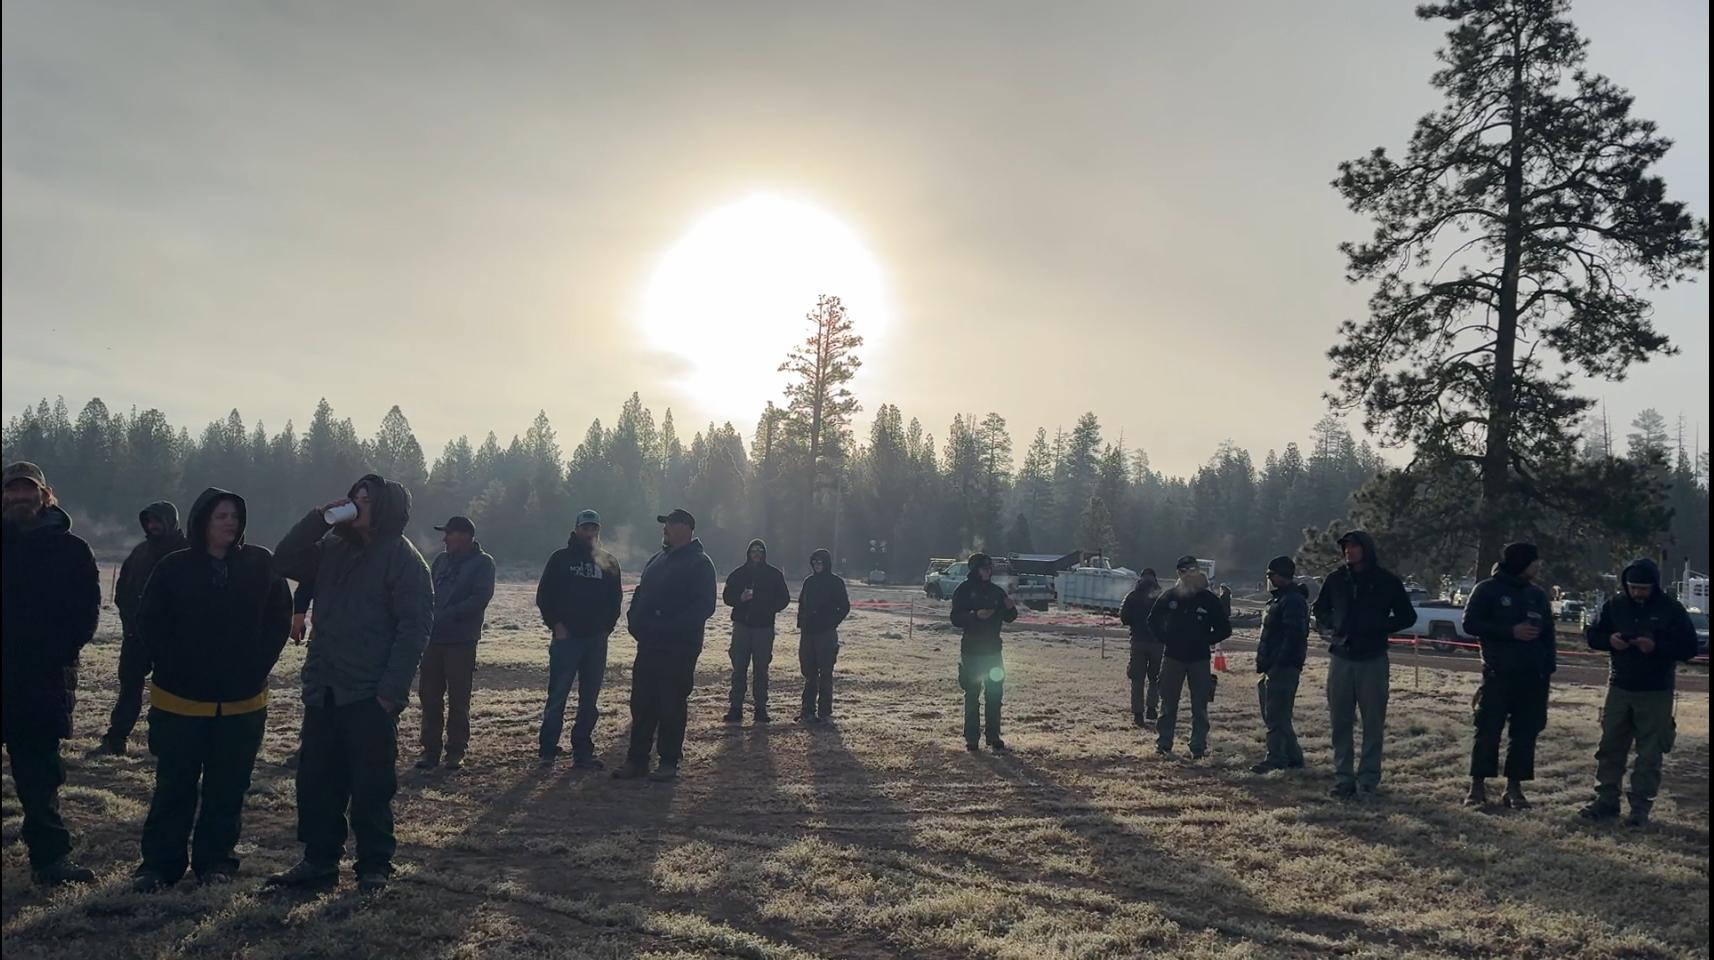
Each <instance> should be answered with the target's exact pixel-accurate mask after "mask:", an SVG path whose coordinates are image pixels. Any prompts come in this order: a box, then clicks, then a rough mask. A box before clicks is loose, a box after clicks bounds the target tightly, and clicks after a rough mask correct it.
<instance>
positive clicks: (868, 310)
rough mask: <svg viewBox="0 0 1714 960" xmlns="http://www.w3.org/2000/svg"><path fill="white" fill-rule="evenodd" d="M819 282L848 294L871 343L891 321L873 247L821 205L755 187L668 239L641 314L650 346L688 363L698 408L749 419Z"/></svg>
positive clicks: (804, 327)
mask: <svg viewBox="0 0 1714 960" xmlns="http://www.w3.org/2000/svg"><path fill="white" fill-rule="evenodd" d="M824 293H825V294H829V295H831V296H837V297H839V298H840V299H841V300H843V301H844V303H845V309H846V313H847V315H848V316H850V318H851V320H852V323H853V324H854V325H855V327H856V330H857V332H858V333H859V334H861V335H862V336H863V337H864V340H865V352H867V348H868V347H870V346H873V345H874V343H875V342H876V338H877V336H878V335H879V334H880V333H882V332H883V331H884V330H885V328H886V326H887V321H888V310H887V304H886V291H885V289H884V285H883V283H882V279H881V268H880V265H879V264H877V263H876V261H875V257H874V256H873V255H872V254H871V253H870V252H869V250H868V248H866V247H865V246H864V245H863V242H862V241H861V240H860V239H858V237H857V235H856V233H854V232H853V231H852V230H851V228H850V227H848V226H846V225H845V224H844V223H842V222H840V221H839V220H838V219H837V218H835V217H834V216H832V215H830V214H828V213H827V212H826V211H824V210H821V209H819V208H817V207H814V206H812V205H810V204H807V203H803V202H800V201H796V200H791V199H786V198H783V197H779V196H775V195H772V194H758V195H756V196H752V197H749V198H747V199H745V200H741V201H739V202H737V203H734V204H732V205H730V206H726V207H721V208H720V209H718V210H715V211H713V212H712V213H710V214H709V215H708V216H706V217H704V218H703V219H702V220H701V221H699V222H698V223H697V224H696V225H695V226H694V227H692V228H691V229H690V230H689V231H688V232H687V233H685V235H684V236H683V237H681V238H680V239H679V240H678V242H677V243H675V244H673V246H672V247H671V248H670V249H669V250H667V252H666V254H665V255H664V256H662V257H661V260H660V264H659V265H658V266H657V267H656V268H655V272H654V275H653V276H652V277H651V278H650V279H649V285H648V287H647V289H646V291H645V292H644V296H643V303H642V317H641V322H642V325H643V329H644V331H646V333H647V335H648V337H649V339H650V342H651V343H652V344H653V345H654V346H655V347H656V348H658V349H660V350H662V351H664V352H666V353H669V354H671V355H673V356H676V357H679V358H682V359H683V360H684V361H685V362H686V364H687V365H688V373H687V376H686V377H685V379H684V380H683V381H682V385H683V386H684V387H685V388H686V389H687V390H689V391H691V392H692V393H693V394H695V395H696V397H697V399H698V400H699V401H700V402H701V403H702V404H703V405H704V407H705V408H706V409H708V410H709V411H711V412H715V413H716V414H718V416H720V417H722V418H731V419H732V420H733V422H734V423H735V424H739V425H741V427H748V426H750V425H751V424H750V423H749V421H751V420H753V419H754V418H755V417H756V415H757V414H759V413H760V412H761V409H762V407H763V405H764V404H765V403H767V401H769V400H775V401H778V399H779V397H780V387H781V385H782V384H783V382H784V380H783V377H782V375H781V374H780V373H779V372H778V368H779V365H780V362H781V361H782V360H784V359H785V356H786V352H787V351H788V350H790V349H791V347H792V346H794V345H795V344H796V343H798V342H799V341H800V340H802V339H803V338H804V337H805V336H806V335H807V334H808V331H809V327H808V324H807V322H806V321H805V320H804V315H805V314H806V313H808V312H809V311H810V310H811V309H812V308H813V307H814V306H815V300H816V297H817V296H819V295H820V294H824Z"/></svg>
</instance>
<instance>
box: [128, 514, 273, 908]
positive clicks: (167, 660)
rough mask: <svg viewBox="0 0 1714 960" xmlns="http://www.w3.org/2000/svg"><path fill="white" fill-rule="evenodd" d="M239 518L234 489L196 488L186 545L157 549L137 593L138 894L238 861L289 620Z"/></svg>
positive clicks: (218, 880)
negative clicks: (147, 672)
mask: <svg viewBox="0 0 1714 960" xmlns="http://www.w3.org/2000/svg"><path fill="white" fill-rule="evenodd" d="M247 518H248V516H247V511H246V509H245V505H244V499H243V498H242V497H240V496H238V495H237V494H235V493H229V492H227V491H225V490H218V489H214V488H210V489H208V490H204V491H203V492H202V495H201V496H199V497H197V498H196V504H195V505H194V506H192V507H191V510H190V547H189V548H188V549H185V550H180V551H177V552H175V553H173V554H172V555H171V556H168V557H167V558H166V559H164V560H162V561H161V562H160V563H159V564H158V565H157V566H156V567H155V570H154V574H153V576H151V577H150V578H149V587H148V590H146V591H145V592H144V594H143V607H142V610H141V611H140V613H139V622H138V632H139V634H140V636H141V638H142V640H143V642H144V643H145V644H146V645H147V647H148V655H149V662H151V663H152V664H154V681H153V683H152V684H151V685H150V689H149V751H150V752H151V753H153V754H154V755H155V793H154V797H153V799H152V800H151V801H150V802H149V816H148V819H147V820H145V821H144V822H143V841H142V848H143V862H142V865H141V866H139V867H138V868H137V873H136V876H135V878H134V879H133V880H132V889H133V890H135V891H137V892H139V893H153V892H154V891H156V890H159V889H161V888H162V887H165V886H171V885H172V884H175V883H177V882H178V881H179V879H180V878H181V877H183V876H184V873H185V868H186V867H187V866H188V867H189V868H191V869H192V870H194V871H195V873H196V876H197V879H198V880H199V881H200V882H201V883H202V884H203V885H204V886H210V885H215V884H223V883H230V882H232V879H233V876H234V875H235V874H236V873H237V872H238V857H237V855H236V853H235V852H234V848H235V847H236V846H237V843H238V836H239V831H240V823H241V821H242V818H243V813H244V794H245V793H246V792H247V791H248V790H249V789H250V773H251V771H252V769H254V767H255V765H256V751H257V750H258V749H260V748H261V746H262V734H263V732H264V731H265V729H266V728H267V723H268V674H269V673H270V672H272V671H273V669H274V664H275V662H277V661H278V660H279V659H280V651H281V650H283V649H285V646H286V635H287V633H289V632H290V630H291V625H292V592H291V587H290V586H288V585H287V583H286V581H285V580H283V579H281V578H280V577H279V576H278V575H277V574H275V572H274V560H273V555H272V554H270V553H269V552H268V551H267V550H265V549H263V548H262V547H257V546H251V545H249V544H246V543H245V542H244V527H245V523H246V520H247ZM199 794H200V800H201V803H200V810H199V809H198V807H199V804H198V799H199ZM193 825H194V828H195V838H194V839H192V836H191V833H192V827H193ZM187 845H188V846H189V851H190V853H189V857H188V858H187V857H186V846H187Z"/></svg>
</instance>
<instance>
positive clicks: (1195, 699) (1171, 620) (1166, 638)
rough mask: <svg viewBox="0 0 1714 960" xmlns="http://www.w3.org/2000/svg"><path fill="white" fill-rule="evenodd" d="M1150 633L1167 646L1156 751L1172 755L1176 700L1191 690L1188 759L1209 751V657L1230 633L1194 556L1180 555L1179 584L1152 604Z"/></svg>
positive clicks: (1221, 606)
mask: <svg viewBox="0 0 1714 960" xmlns="http://www.w3.org/2000/svg"><path fill="white" fill-rule="evenodd" d="M1149 630H1150V631H1151V632H1153V633H1154V635H1155V636H1156V637H1158V638H1159V639H1160V641H1161V643H1162V644H1164V645H1165V646H1166V659H1165V660H1164V661H1163V662H1162V664H1161V716H1160V721H1159V722H1158V724H1157V725H1156V730H1157V731H1158V736H1157V738H1156V742H1155V750H1156V751H1158V752H1160V753H1163V754H1170V753H1172V746H1173V734H1174V732H1175V728H1176V727H1177V726H1178V698H1179V695H1180V694H1181V693H1182V692H1183V691H1184V688H1185V686H1186V685H1187V684H1188V686H1189V687H1190V755H1191V756H1192V757H1195V758H1197V759H1201V758H1202V756H1203V755H1204V754H1206V753H1207V752H1208V704H1209V702H1210V701H1212V700H1213V699H1214V674H1213V672H1212V671H1211V670H1209V663H1208V661H1209V659H1210V658H1211V657H1212V655H1213V650H1214V645H1215V644H1217V643H1220V642H1221V641H1223V640H1225V639H1226V638H1227V637H1230V636H1231V635H1232V620H1231V618H1230V617H1228V616H1227V615H1226V606H1225V604H1222V603H1221V602H1220V598H1219V597H1217V596H1215V595H1214V593H1213V592H1212V591H1210V590H1209V589H1208V574H1206V573H1204V572H1203V570H1202V565H1201V564H1199V563H1197V562H1196V558H1195V557H1191V556H1185V557H1180V558H1179V561H1178V582H1177V583H1175V584H1173V586H1172V588H1171V589H1170V590H1167V591H1166V592H1164V593H1162V594H1161V595H1160V596H1159V597H1158V598H1156V600H1155V605H1154V608H1153V609H1152V610H1150V611H1149Z"/></svg>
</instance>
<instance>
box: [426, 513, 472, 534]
mask: <svg viewBox="0 0 1714 960" xmlns="http://www.w3.org/2000/svg"><path fill="white" fill-rule="evenodd" d="M435 529H436V530H440V531H442V532H444V533H468V534H470V535H471V536H473V537H474V536H476V524H474V523H471V522H470V518H469V517H453V518H452V519H451V520H448V521H447V522H445V523H443V524H441V525H440V526H438V527H435Z"/></svg>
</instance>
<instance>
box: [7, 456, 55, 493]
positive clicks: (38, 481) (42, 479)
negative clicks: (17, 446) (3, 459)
mask: <svg viewBox="0 0 1714 960" xmlns="http://www.w3.org/2000/svg"><path fill="white" fill-rule="evenodd" d="M14 480H28V481H30V482H31V483H33V484H35V485H36V486H38V487H42V488H43V489H46V488H47V485H48V477H47V474H44V473H42V468H41V467H38V466H36V465H35V464H33V463H31V462H29V461H28V460H20V461H18V462H17V463H10V464H7V465H6V474H5V479H4V480H3V481H0V486H4V485H5V484H8V483H11V482H12V481H14Z"/></svg>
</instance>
